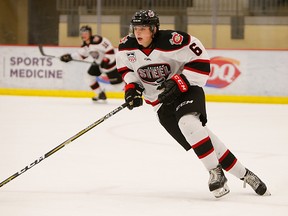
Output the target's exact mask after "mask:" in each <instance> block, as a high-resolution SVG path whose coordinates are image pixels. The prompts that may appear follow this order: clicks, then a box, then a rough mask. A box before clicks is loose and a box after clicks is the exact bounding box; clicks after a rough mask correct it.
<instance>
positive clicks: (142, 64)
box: [116, 10, 270, 198]
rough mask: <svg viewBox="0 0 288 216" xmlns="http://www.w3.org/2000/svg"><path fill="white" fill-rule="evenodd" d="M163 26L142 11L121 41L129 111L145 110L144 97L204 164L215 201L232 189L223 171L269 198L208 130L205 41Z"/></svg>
mask: <svg viewBox="0 0 288 216" xmlns="http://www.w3.org/2000/svg"><path fill="white" fill-rule="evenodd" d="M159 25H160V23H159V18H158V16H157V15H156V14H155V13H154V11H152V10H141V11H138V12H136V13H135V15H134V16H133V17H132V20H131V25H130V30H131V33H130V34H129V35H128V36H126V37H124V38H123V39H122V40H121V41H120V44H119V50H118V53H117V54H116V64H117V69H118V71H119V72H120V73H121V74H122V77H123V79H124V81H125V83H126V86H125V100H126V102H129V105H128V108H129V109H130V110H132V109H133V108H135V107H138V106H141V105H142V104H143V99H142V95H143V96H144V99H145V101H146V103H148V104H150V105H152V106H153V107H154V108H155V110H156V111H157V115H158V118H159V121H160V123H161V125H162V126H163V127H164V128H165V129H166V130H167V132H168V133H169V134H170V135H171V136H172V137H173V138H174V139H175V140H176V141H177V142H178V143H179V144H180V145H182V147H184V149H186V150H187V151H188V150H190V149H193V150H194V152H195V153H196V155H197V156H198V158H199V159H200V160H201V161H202V163H203V165H204V166H205V168H206V169H207V171H208V172H209V175H210V178H209V181H208V186H209V190H210V191H211V192H212V193H213V194H214V196H215V197H217V198H218V197H221V196H224V195H225V194H227V193H229V191H230V190H229V188H228V186H227V178H226V177H225V175H224V172H223V170H225V171H227V172H229V173H231V174H232V175H234V176H236V177H237V178H239V179H241V180H243V181H244V186H245V184H246V183H248V184H249V185H250V186H251V187H252V188H253V190H254V191H255V192H256V193H257V194H258V195H270V193H269V192H268V190H267V187H266V185H265V184H264V182H263V181H261V179H260V178H259V177H258V176H256V175H255V174H254V173H253V172H252V171H250V170H249V169H247V168H246V167H244V166H243V165H242V164H241V163H240V161H239V160H238V159H237V158H236V157H235V156H234V154H233V153H232V152H231V151H230V150H229V149H227V147H226V146H225V145H224V144H223V143H222V142H221V141H220V140H219V139H218V137H217V136H216V135H214V134H213V133H212V132H211V131H210V130H209V129H208V128H207V126H206V122H207V115H206V108H205V95H204V91H203V89H202V87H203V86H204V85H205V83H206V81H207V79H208V76H209V72H210V60H209V57H208V54H207V52H206V50H205V48H204V47H203V45H202V43H201V42H200V41H199V40H198V39H197V38H195V37H193V36H191V35H189V34H187V33H185V32H180V31H172V30H159Z"/></svg>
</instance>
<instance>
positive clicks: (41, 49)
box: [38, 45, 93, 64]
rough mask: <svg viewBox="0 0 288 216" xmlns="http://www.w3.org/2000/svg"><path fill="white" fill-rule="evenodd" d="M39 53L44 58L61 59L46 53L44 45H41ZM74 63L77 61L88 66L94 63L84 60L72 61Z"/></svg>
mask: <svg viewBox="0 0 288 216" xmlns="http://www.w3.org/2000/svg"><path fill="white" fill-rule="evenodd" d="M38 47H39V51H40V53H41V55H42V56H45V57H49V58H58V59H60V57H58V56H53V55H48V54H46V53H45V52H44V50H43V46H42V45H39V46H38ZM72 61H76V62H82V63H88V64H92V63H93V62H89V61H84V60H78V59H72Z"/></svg>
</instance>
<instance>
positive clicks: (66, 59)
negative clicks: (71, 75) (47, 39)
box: [60, 54, 73, 62]
mask: <svg viewBox="0 0 288 216" xmlns="http://www.w3.org/2000/svg"><path fill="white" fill-rule="evenodd" d="M60 60H61V61H63V62H70V61H72V60H73V59H72V56H71V55H70V54H64V55H62V56H61V57H60Z"/></svg>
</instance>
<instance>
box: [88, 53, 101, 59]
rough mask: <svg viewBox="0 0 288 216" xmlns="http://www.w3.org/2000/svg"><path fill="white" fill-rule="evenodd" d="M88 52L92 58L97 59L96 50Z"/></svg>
mask: <svg viewBox="0 0 288 216" xmlns="http://www.w3.org/2000/svg"><path fill="white" fill-rule="evenodd" d="M89 53H90V55H91V56H92V57H93V58H94V59H98V57H99V52H97V51H91V52H89Z"/></svg>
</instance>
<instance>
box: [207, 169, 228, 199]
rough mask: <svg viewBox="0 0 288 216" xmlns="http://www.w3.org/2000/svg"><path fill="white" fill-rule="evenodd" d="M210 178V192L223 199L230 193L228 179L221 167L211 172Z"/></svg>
mask: <svg viewBox="0 0 288 216" xmlns="http://www.w3.org/2000/svg"><path fill="white" fill-rule="evenodd" d="M209 174H210V178H209V181H208V185H209V190H210V191H211V192H212V193H213V195H214V196H215V197H216V198H219V197H222V196H224V195H226V194H227V193H229V192H230V190H229V187H228V185H227V184H226V183H227V178H226V177H225V175H224V172H223V170H222V167H221V165H220V164H219V165H218V166H217V167H216V168H214V169H211V170H210V171H209Z"/></svg>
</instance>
